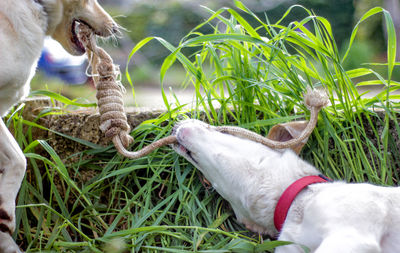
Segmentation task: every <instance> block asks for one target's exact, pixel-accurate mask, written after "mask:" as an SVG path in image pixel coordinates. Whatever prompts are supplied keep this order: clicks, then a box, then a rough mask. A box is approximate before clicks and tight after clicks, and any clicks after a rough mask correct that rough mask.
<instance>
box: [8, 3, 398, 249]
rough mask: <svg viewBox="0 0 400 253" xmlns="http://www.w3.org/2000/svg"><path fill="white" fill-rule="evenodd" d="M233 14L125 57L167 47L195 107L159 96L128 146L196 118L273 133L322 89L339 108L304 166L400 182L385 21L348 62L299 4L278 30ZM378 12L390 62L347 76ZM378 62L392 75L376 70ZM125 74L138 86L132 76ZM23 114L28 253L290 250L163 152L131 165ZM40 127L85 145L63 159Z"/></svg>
mask: <svg viewBox="0 0 400 253" xmlns="http://www.w3.org/2000/svg"><path fill="white" fill-rule="evenodd" d="M235 4H236V7H237V8H236V9H229V8H223V9H220V10H217V11H212V10H209V9H207V8H206V10H207V11H209V13H210V18H209V19H208V20H206V21H205V22H203V23H202V24H199V25H198V26H197V27H196V28H194V29H193V31H192V32H190V33H189V34H188V35H187V36H185V37H184V38H183V39H182V40H181V42H180V43H179V45H171V44H170V43H168V42H167V41H165V40H163V39H162V38H158V37H150V38H146V39H144V40H142V41H141V42H139V43H138V44H137V46H136V47H135V48H134V49H133V50H132V52H131V55H130V58H129V59H131V58H132V57H133V56H134V54H135V53H136V52H137V51H138V50H140V49H141V48H142V47H143V46H145V45H146V44H147V43H148V42H149V41H152V40H157V41H159V42H160V43H161V44H162V45H164V46H165V47H166V48H167V49H169V50H170V51H171V54H170V55H169V56H168V57H167V58H166V59H165V60H164V62H163V64H162V67H161V71H160V81H161V84H162V83H163V80H164V78H165V76H166V75H167V74H168V70H169V69H170V68H171V67H172V66H175V65H176V64H178V63H179V64H181V65H182V66H183V67H184V68H185V70H186V71H187V77H186V79H185V81H184V85H186V86H193V87H194V92H195V94H194V95H195V96H194V101H193V104H192V105H191V107H190V106H189V109H188V106H187V105H183V104H180V103H179V98H176V101H174V103H171V102H170V101H168V99H167V97H166V95H165V94H166V93H165V91H164V87H163V86H161V92H162V94H163V97H164V100H165V104H166V107H167V109H168V111H167V112H166V113H165V114H163V115H161V116H160V117H159V118H156V119H152V120H148V121H146V122H144V123H142V124H141V125H140V126H138V127H137V128H135V129H134V130H133V132H132V135H133V136H134V137H135V146H134V147H132V149H133V148H135V149H140V148H141V147H143V146H144V145H147V144H149V143H150V142H152V141H154V140H156V139H159V138H161V137H164V136H166V135H168V134H170V131H171V129H172V126H173V125H174V124H175V122H176V121H177V120H179V119H181V118H185V117H188V115H190V117H194V118H201V119H203V120H206V121H208V122H210V123H211V124H215V125H221V124H235V125H239V126H242V127H245V128H248V129H251V130H253V131H256V132H259V133H262V134H265V133H266V132H267V131H268V130H269V128H270V127H271V126H272V125H274V124H277V123H281V122H287V121H292V120H296V119H301V118H304V117H305V118H307V117H308V116H307V115H308V111H307V109H306V108H305V107H304V105H303V103H302V98H303V93H304V92H305V90H306V88H307V87H308V86H311V87H313V88H318V89H323V90H325V91H326V93H327V94H328V96H329V99H330V102H331V103H330V105H329V106H327V107H326V108H324V109H323V110H322V112H321V113H320V118H319V122H318V126H317V128H316V129H315V131H314V133H313V135H312V137H311V138H310V140H309V141H308V144H307V147H306V148H305V149H304V150H303V153H302V156H303V157H304V158H305V159H307V160H308V161H310V162H311V163H313V164H314V165H315V166H316V167H318V168H319V169H321V170H322V172H323V173H325V174H326V175H327V176H329V177H332V178H337V179H344V180H347V181H358V182H361V181H369V182H372V183H377V184H383V185H397V181H398V179H399V178H398V173H397V168H399V161H400V159H399V157H398V156H399V155H398V154H399V152H398V151H399V147H398V144H397V143H398V142H399V133H400V129H399V126H398V122H397V116H398V115H397V109H398V107H399V104H398V102H396V100H394V99H399V98H398V97H397V96H395V95H392V94H391V92H393V91H395V90H397V88H398V85H399V83H398V82H396V81H394V80H392V78H391V77H392V73H393V70H394V68H395V66H396V64H397V63H396V62H395V58H394V56H395V50H396V48H395V44H396V43H395V41H396V35H395V32H394V26H393V22H392V19H391V17H390V15H389V14H388V12H387V11H385V10H384V9H382V8H374V9H372V10H370V11H369V12H367V13H366V14H365V15H364V16H363V17H362V19H361V20H360V22H359V23H358V24H357V25H356V26H355V28H354V30H353V33H352V34H351V35H350V43H349V46H348V50H345V52H346V53H345V54H344V55H340V54H339V50H338V48H337V46H336V42H335V40H334V38H333V36H332V29H331V26H330V23H329V22H328V20H326V19H324V18H323V17H319V16H316V15H315V14H314V13H312V12H311V11H309V10H307V9H305V8H303V7H301V6H293V7H291V8H290V9H289V10H288V11H287V12H286V13H285V14H284V15H283V17H282V18H281V19H280V20H279V21H278V22H276V23H270V22H269V21H268V17H267V16H265V17H258V16H256V15H255V14H254V13H252V12H251V11H250V10H248V9H247V8H246V7H245V6H244V5H243V4H242V3H241V2H239V1H235ZM293 8H302V9H303V10H304V12H305V13H307V14H308V17H306V18H304V19H302V20H297V21H288V20H287V18H288V15H289V13H290V12H291V11H292V9H293ZM377 14H380V15H383V17H384V19H385V20H386V26H387V31H388V50H387V62H385V63H379V64H378V63H371V64H368V65H364V66H362V67H360V68H357V69H351V70H346V69H344V68H343V67H342V63H343V62H344V61H346V58H347V57H348V55H349V54H348V52H349V50H350V49H351V46H352V44H353V42H354V40H355V36H356V34H357V29H358V27H359V26H360V25H362V23H363V21H364V20H365V19H367V18H369V17H370V16H372V15H377ZM250 20H251V21H252V22H250ZM284 23H288V25H284ZM251 24H256V25H251ZM203 26H212V27H213V28H214V29H213V30H214V32H213V33H211V34H202V33H201V32H200V31H201V28H202V27H203ZM185 52H191V53H190V54H189V55H188V54H186V53H185ZM193 52H195V53H193ZM382 65H383V66H385V67H386V68H387V73H386V74H385V75H382V74H380V73H379V72H377V71H376V70H374V68H375V67H377V66H379V67H382ZM127 78H128V80H130V81H131V82H132V78H131V77H130V76H129V73H127ZM360 78H362V79H360ZM359 80H362V81H361V82H359V83H358V84H357V82H358V81H359ZM370 84H381V85H383V86H384V87H385V90H384V91H383V92H381V93H380V94H378V95H377V96H375V97H369V98H368V97H364V96H361V95H362V94H359V92H358V90H357V85H370ZM36 93H41V94H45V95H47V96H49V97H51V98H52V99H55V100H62V101H63V102H64V103H65V104H67V105H71V106H77V105H78V106H89V107H90V106H93V105H92V104H88V105H87V104H80V103H76V102H75V101H71V100H68V99H65V98H63V97H62V96H60V95H57V94H54V93H51V92H36ZM61 109H62V108H61ZM22 111H23V106H21V107H19V108H17V109H16V110H15V111H14V112H13V113H12V114H11V115H10V116H9V117H8V118H6V120H7V124H8V125H9V127H10V128H13V129H14V131H15V133H16V138H17V141H18V143H19V144H20V145H21V147H22V149H23V150H24V152H25V155H26V157H27V159H28V161H29V169H28V171H27V176H26V178H25V179H24V182H23V184H22V187H21V191H20V194H19V199H18V208H17V224H18V227H19V230H18V231H17V232H16V233H15V234H14V236H15V238H16V239H17V241H18V242H19V243H20V244H21V246H22V248H24V249H26V250H27V252H54V251H56V252H266V251H273V249H274V248H275V247H276V246H278V245H281V244H284V243H285V242H276V241H270V240H269V239H268V238H262V237H260V236H259V235H256V234H254V233H251V232H248V231H247V230H246V229H245V228H243V227H242V226H241V225H240V224H238V223H237V222H236V220H235V218H234V216H233V213H232V210H231V209H230V207H229V205H228V204H227V203H226V202H225V201H224V200H223V199H222V198H221V197H220V196H218V194H217V193H216V192H214V191H212V190H211V189H206V188H205V187H204V186H203V185H202V183H201V180H199V176H198V172H197V171H196V169H195V168H194V167H193V166H192V165H190V164H189V163H188V162H187V161H185V160H184V159H182V158H180V157H179V156H178V155H177V154H175V153H174V152H173V151H171V149H169V148H168V147H165V148H162V149H160V150H158V151H157V152H154V153H152V154H150V155H149V156H147V157H143V158H140V159H138V160H127V159H123V158H122V157H120V156H119V155H117V154H116V151H115V149H114V148H113V147H112V146H109V147H100V146H98V145H95V144H93V143H90V142H87V141H84V140H80V139H77V138H74V137H71V136H66V135H65V134H62V133H58V132H56V131H54V130H50V129H46V128H45V127H43V126H41V125H40V122H41V121H40V120H41V117H45V116H47V115H49V114H59V113H62V111H63V110H57V111H50V110H45V111H43V112H42V114H40V115H39V116H38V118H37V119H36V120H32V121H29V120H27V119H24V118H23V116H22V115H23V114H22V113H21V112H22ZM37 128H39V129H42V130H45V131H52V132H54V133H55V134H56V135H61V136H63V137H65V138H68V139H69V140H71V141H74V142H79V143H80V144H82V145H84V146H86V147H87V149H86V150H85V151H83V152H79V153H77V154H73V155H72V157H73V158H74V159H67V160H68V161H70V162H68V163H65V162H64V160H62V158H61V157H60V156H59V155H58V154H57V153H56V152H55V151H54V149H53V148H52V147H51V146H50V145H49V142H48V140H46V139H44V140H35V139H33V137H32V136H33V133H32V131H33V130H34V129H37ZM85 175H88V176H85Z"/></svg>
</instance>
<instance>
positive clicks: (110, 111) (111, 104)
mask: <svg viewBox="0 0 400 253" xmlns="http://www.w3.org/2000/svg"><path fill="white" fill-rule="evenodd" d="M78 38H79V40H80V42H81V43H82V45H83V46H84V47H85V49H86V52H87V55H88V58H89V63H90V65H91V67H92V72H93V73H92V74H93V79H94V82H95V85H96V89H97V94H96V97H97V100H98V103H97V104H98V106H99V112H100V129H101V131H102V132H103V133H104V134H105V136H106V137H107V138H111V139H112V141H113V143H114V145H115V147H116V149H117V150H118V152H119V153H120V154H122V155H123V156H125V157H127V158H130V159H137V158H140V157H143V156H146V155H148V154H149V153H151V152H152V151H154V150H155V149H157V148H160V147H162V146H165V145H169V144H174V143H177V139H176V137H175V136H173V135H171V136H167V137H164V138H162V139H160V140H158V141H155V142H153V143H151V144H150V145H148V146H146V147H144V148H143V149H141V150H139V151H137V152H130V151H128V150H127V149H126V148H127V147H128V146H129V145H130V144H131V143H132V142H133V138H132V136H130V135H129V132H130V130H131V129H130V126H129V124H128V122H127V121H128V120H127V117H126V114H125V110H124V102H123V99H122V93H123V86H122V84H121V83H120V81H119V79H118V77H119V76H120V72H119V68H118V67H117V66H116V65H114V63H113V60H112V58H111V57H110V55H108V54H107V52H106V51H104V49H102V48H100V47H98V46H97V44H96V38H95V34H94V33H93V31H92V29H90V28H89V27H88V26H86V25H84V24H80V25H79V32H78ZM304 103H305V105H306V106H307V108H308V109H309V110H310V111H311V115H310V121H309V122H308V124H307V127H306V128H305V129H304V131H303V132H302V133H301V134H300V136H298V137H297V138H294V139H291V140H289V141H285V142H279V141H274V140H271V139H268V138H265V137H263V136H261V135H259V134H256V133H254V132H251V131H249V130H246V129H243V128H240V127H233V126H217V127H214V129H215V130H217V131H219V132H222V133H227V134H231V135H235V136H238V137H242V138H246V139H250V140H252V141H255V142H259V143H261V144H263V145H266V146H268V147H270V148H273V149H285V148H291V147H293V146H295V145H297V144H298V143H300V142H301V141H303V140H305V139H306V138H308V137H309V136H310V134H311V133H312V131H313V130H314V128H315V126H316V124H317V120H318V112H319V111H320V110H321V109H322V107H324V106H325V105H326V104H327V103H328V100H327V98H326V97H325V96H324V95H323V94H321V93H320V92H318V91H315V90H311V89H308V90H307V93H306V94H305V95H304Z"/></svg>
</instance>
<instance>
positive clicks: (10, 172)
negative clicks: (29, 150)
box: [0, 0, 118, 252]
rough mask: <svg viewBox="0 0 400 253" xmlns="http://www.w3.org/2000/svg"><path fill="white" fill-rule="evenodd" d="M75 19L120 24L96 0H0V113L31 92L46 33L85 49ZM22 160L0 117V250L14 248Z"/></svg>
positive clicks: (105, 28)
mask: <svg viewBox="0 0 400 253" xmlns="http://www.w3.org/2000/svg"><path fill="white" fill-rule="evenodd" d="M76 21H79V22H83V23H86V24H87V25H89V26H90V27H91V28H92V29H93V31H94V32H95V33H96V34H98V35H101V36H109V35H111V34H112V33H113V32H116V31H117V28H118V26H117V25H116V24H115V22H114V21H113V19H112V18H111V17H110V16H109V15H108V14H107V13H106V12H105V11H104V10H103V9H102V8H101V7H100V5H99V4H98V3H97V0H1V2H0V116H1V117H3V116H4V115H5V114H6V113H7V111H8V110H9V109H10V107H11V106H13V105H14V104H15V103H17V102H19V101H21V100H22V99H23V98H24V97H26V96H27V94H28V92H29V83H30V81H31V79H32V77H33V75H34V73H35V69H36V65H37V61H38V59H39V57H40V54H41V50H42V47H43V42H44V38H45V37H46V36H52V37H53V38H54V39H56V40H57V41H58V42H60V43H61V45H63V47H64V48H65V49H66V50H67V51H68V52H70V53H71V54H74V55H80V54H83V53H84V50H83V48H82V47H81V45H79V43H76V40H75V38H76V37H75V36H74V32H75V25H76ZM25 167H26V160H25V158H24V155H23V153H22V151H21V150H20V148H19V146H18V144H17V142H16V141H15V140H14V138H13V137H12V135H11V134H10V133H9V131H8V129H7V127H6V126H5V124H4V122H3V121H2V120H0V230H1V231H3V232H0V252H15V251H16V250H14V249H15V248H16V249H18V247H16V245H11V244H10V241H12V240H10V237H9V235H7V234H6V233H4V232H8V233H11V232H13V231H14V229H15V214H14V212H15V210H14V209H15V198H16V196H17V193H18V190H19V187H20V185H21V182H22V179H23V177H24V173H25Z"/></svg>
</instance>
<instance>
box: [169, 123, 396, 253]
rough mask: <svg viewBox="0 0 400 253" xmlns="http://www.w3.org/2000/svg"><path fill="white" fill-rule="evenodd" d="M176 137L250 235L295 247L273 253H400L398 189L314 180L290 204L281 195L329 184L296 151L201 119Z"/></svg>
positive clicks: (292, 134)
mask: <svg viewBox="0 0 400 253" xmlns="http://www.w3.org/2000/svg"><path fill="white" fill-rule="evenodd" d="M304 126H305V125H304V124H303V125H302V124H297V123H294V125H292V124H291V123H288V124H286V125H283V126H280V127H279V128H278V129H276V128H275V129H274V131H273V132H272V133H271V132H270V134H269V138H272V139H274V140H277V141H279V140H281V141H285V140H288V138H296V137H297V136H296V135H298V133H299V132H301V131H302V130H301V128H302V127H304ZM173 134H174V135H175V136H176V137H177V140H178V144H176V145H175V146H174V149H175V151H176V152H177V153H178V154H180V155H182V156H183V157H185V158H186V159H187V160H188V161H189V162H191V163H192V164H193V165H194V166H195V167H197V168H198V169H199V170H200V171H201V172H202V173H203V174H204V176H205V177H206V178H207V180H208V181H210V182H211V184H212V186H213V187H214V188H215V189H216V191H217V192H218V193H219V194H220V195H221V196H222V197H223V198H225V199H226V200H228V201H229V203H230V204H231V206H232V208H233V210H234V212H235V214H236V217H237V219H238V221H239V222H242V223H244V224H245V225H246V227H247V228H248V229H249V230H252V231H255V232H259V233H266V234H269V235H271V236H277V235H279V237H278V239H279V240H283V241H290V242H294V243H295V244H292V245H288V246H281V247H278V248H277V249H276V251H275V252H277V253H278V252H279V253H283V252H284V253H288V252H290V253H297V252H304V250H303V249H302V247H300V246H299V245H303V246H306V247H307V248H309V249H310V250H311V252H317V253H330V252H331V253H338V252H340V253H346V252H349V253H350V252H353V253H376V252H383V253H397V252H400V243H399V242H400V232H399V231H400V215H399V214H400V189H399V188H398V187H380V186H375V185H371V184H366V183H364V184H347V183H344V182H328V183H315V181H314V184H311V185H310V184H308V183H307V184H306V185H308V186H306V187H305V188H298V191H297V193H296V194H295V195H292V197H294V201H293V202H291V201H290V202H288V203H284V202H285V198H283V196H287V195H288V194H289V195H290V194H291V193H290V191H291V190H289V191H288V190H285V189H293V188H292V187H293V186H295V187H296V184H297V186H298V183H299V182H300V184H301V183H302V182H304V180H309V179H310V178H311V179H312V180H314V179H318V178H319V180H317V182H324V181H326V180H325V179H323V180H321V178H323V176H319V174H320V172H319V171H318V170H317V169H316V168H315V167H314V166H312V165H311V164H309V163H307V162H305V161H303V160H302V159H301V158H299V157H298V156H297V154H296V153H295V152H293V151H292V150H273V149H271V148H269V147H266V146H264V145H261V144H259V143H256V142H253V141H250V140H247V139H242V138H239V137H236V136H233V135H228V134H224V133H221V132H219V131H216V129H215V128H214V127H212V126H210V125H207V124H205V123H203V122H200V121H197V120H188V121H182V122H181V123H180V124H178V125H177V126H176V127H175V129H174V133H173ZM300 149H301V147H298V150H297V151H300ZM301 189H302V190H301ZM282 200H284V201H282ZM278 203H279V204H278ZM282 203H283V204H282ZM282 205H283V206H284V207H285V205H286V207H287V212H286V213H283V215H282V213H280V211H278V212H276V211H277V206H280V207H281V206H282ZM279 210H281V211H285V208H279ZM282 217H283V218H282ZM277 228H278V229H279V228H281V229H280V232H279V233H278V229H277Z"/></svg>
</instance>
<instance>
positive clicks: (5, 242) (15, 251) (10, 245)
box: [0, 232, 21, 253]
mask: <svg viewBox="0 0 400 253" xmlns="http://www.w3.org/2000/svg"><path fill="white" fill-rule="evenodd" d="M0 252H1V253H19V252H21V251H20V250H19V248H18V245H17V244H16V243H15V242H14V240H13V239H12V237H11V235H10V234H9V233H3V232H0Z"/></svg>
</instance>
